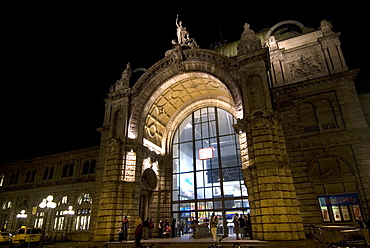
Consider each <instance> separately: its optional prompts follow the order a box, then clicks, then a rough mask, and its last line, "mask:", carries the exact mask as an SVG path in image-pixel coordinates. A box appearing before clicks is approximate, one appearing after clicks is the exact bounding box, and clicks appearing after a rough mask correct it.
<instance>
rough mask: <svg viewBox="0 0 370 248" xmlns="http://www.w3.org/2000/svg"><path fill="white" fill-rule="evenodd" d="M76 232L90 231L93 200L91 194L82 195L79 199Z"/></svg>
mask: <svg viewBox="0 0 370 248" xmlns="http://www.w3.org/2000/svg"><path fill="white" fill-rule="evenodd" d="M77 204H78V205H77V211H76V215H77V216H76V225H75V229H76V230H88V229H89V227H90V214H91V204H92V199H91V196H90V194H86V193H85V194H82V195H81V196H80V197H79V198H78V199H77Z"/></svg>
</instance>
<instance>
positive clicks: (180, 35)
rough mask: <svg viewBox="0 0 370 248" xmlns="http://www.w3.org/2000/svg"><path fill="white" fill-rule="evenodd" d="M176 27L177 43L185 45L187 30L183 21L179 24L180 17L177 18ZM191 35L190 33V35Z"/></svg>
mask: <svg viewBox="0 0 370 248" xmlns="http://www.w3.org/2000/svg"><path fill="white" fill-rule="evenodd" d="M176 26H177V32H176V33H177V42H178V43H179V44H180V45H181V44H185V33H186V32H187V31H186V28H185V27H183V26H182V21H180V22H179V15H177V16H176ZM188 35H189V33H188Z"/></svg>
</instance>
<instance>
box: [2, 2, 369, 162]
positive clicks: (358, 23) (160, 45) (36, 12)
mask: <svg viewBox="0 0 370 248" xmlns="http://www.w3.org/2000/svg"><path fill="white" fill-rule="evenodd" d="M28 2H29V1H28ZM31 2H34V1H31ZM138 2H139V1H138ZM243 2H246V4H238V3H236V2H230V1H224V2H221V3H218V4H217V3H216V1H214V2H213V3H212V4H211V5H206V4H202V5H203V6H206V7H199V6H198V4H197V2H187V1H181V3H182V5H178V4H175V2H174V3H172V4H170V2H168V4H166V5H159V4H156V5H154V4H149V5H148V4H145V3H144V2H142V1H140V3H138V4H137V5H135V4H130V5H131V6H128V5H127V1H124V2H123V3H122V4H120V5H116V4H115V5H113V4H112V5H110V4H108V3H105V4H102V3H93V4H92V3H90V2H86V4H84V5H83V4H82V3H81V4H77V5H76V4H73V5H72V4H70V5H69V4H65V3H64V4H59V5H58V3H56V2H55V1H52V4H42V5H41V4H39V5H34V3H32V4H26V5H24V4H20V3H18V2H15V3H14V4H13V5H11V4H7V5H6V6H2V8H1V12H2V31H1V34H2V35H1V37H2V44H3V45H2V56H1V59H2V70H1V84H0V87H1V90H0V98H1V100H0V113H1V117H0V118H1V121H0V123H1V124H0V125H1V126H0V130H1V144H2V149H1V150H0V164H1V163H6V162H11V161H17V160H22V159H28V158H34V157H38V156H44V155H50V154H54V153H60V152H66V151H71V150H74V149H80V148H87V147H91V146H97V145H99V142H100V134H99V133H98V132H97V131H96V128H98V127H100V126H101V125H102V123H103V116H104V101H103V100H104V98H105V97H106V94H107V93H108V92H109V88H110V85H112V84H114V83H115V82H116V80H118V79H119V78H120V76H121V73H122V71H123V70H124V69H125V67H126V64H127V62H131V67H132V69H136V68H139V67H144V68H149V67H150V66H151V65H153V64H154V63H156V62H157V61H159V60H161V59H162V58H163V57H164V54H165V52H166V51H167V50H169V49H171V47H172V45H171V40H173V39H176V25H175V20H176V15H177V14H179V20H181V21H182V22H183V26H184V27H186V28H187V30H188V31H189V33H190V37H191V38H195V40H196V41H197V43H198V44H199V45H200V47H201V48H205V49H208V47H209V45H210V44H211V43H212V42H214V41H216V40H218V39H219V38H220V31H221V33H222V36H223V38H224V39H226V40H228V41H229V42H232V41H235V40H238V39H239V38H240V35H241V33H242V32H243V25H244V23H249V24H250V27H251V29H252V30H254V31H255V32H257V31H259V30H261V29H264V28H269V27H271V26H273V25H275V24H276V23H278V22H280V21H284V20H289V19H292V20H297V21H299V22H301V23H303V24H304V25H305V26H309V27H312V28H318V27H319V26H320V21H321V20H323V19H326V20H328V21H331V23H332V25H333V30H334V31H341V32H342V35H341V42H342V50H343V53H344V56H345V58H346V60H347V64H348V66H349V68H350V69H355V68H361V69H362V71H363V72H362V75H365V76H363V77H362V79H361V80H360V81H362V82H364V81H366V80H367V79H368V78H369V77H368V76H367V75H368V73H367V72H368V65H369V64H368V62H367V55H366V53H367V49H369V48H368V47H369V45H368V43H369V41H368V38H367V37H368V36H369V31H368V30H369V27H368V25H369V24H370V22H369V20H366V19H365V17H366V16H365V14H364V13H365V12H366V10H367V9H368V7H367V6H365V5H366V2H364V1H362V3H363V6H361V5H353V6H348V3H349V2H346V5H343V6H338V7H336V8H335V9H333V8H331V7H330V6H323V5H322V4H319V3H316V4H315V3H314V2H311V1H310V2H309V1H307V2H306V1H304V2H303V1H302V2H299V4H295V7H292V6H290V5H288V4H287V3H285V2H283V1H274V3H275V4H278V5H271V6H270V5H269V3H268V2H266V1H254V2H258V3H259V4H250V2H251V1H248V2H247V1H243ZM179 3H180V1H179ZM202 3H203V2H202ZM295 3H298V2H295ZM337 4H340V3H337ZM351 4H353V1H352V2H351ZM298 5H299V6H298ZM309 6H311V7H309ZM4 41H5V42H4ZM365 72H366V73H365ZM367 84H370V80H369V81H367ZM365 88H366V87H365Z"/></svg>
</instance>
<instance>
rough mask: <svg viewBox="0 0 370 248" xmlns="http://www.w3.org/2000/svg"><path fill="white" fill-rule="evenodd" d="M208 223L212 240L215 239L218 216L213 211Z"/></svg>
mask: <svg viewBox="0 0 370 248" xmlns="http://www.w3.org/2000/svg"><path fill="white" fill-rule="evenodd" d="M210 225H211V234H212V238H213V241H216V239H217V225H218V216H217V215H215V212H213V213H212V216H211V222H210Z"/></svg>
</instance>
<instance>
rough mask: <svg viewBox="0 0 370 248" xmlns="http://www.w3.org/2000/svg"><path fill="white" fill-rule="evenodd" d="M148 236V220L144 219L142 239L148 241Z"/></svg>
mask: <svg viewBox="0 0 370 248" xmlns="http://www.w3.org/2000/svg"><path fill="white" fill-rule="evenodd" d="M148 234H149V218H146V220H144V222H143V238H144V239H148Z"/></svg>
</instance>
